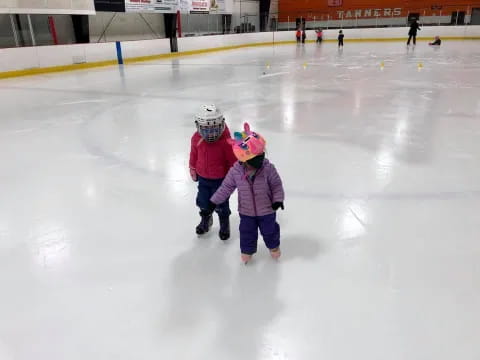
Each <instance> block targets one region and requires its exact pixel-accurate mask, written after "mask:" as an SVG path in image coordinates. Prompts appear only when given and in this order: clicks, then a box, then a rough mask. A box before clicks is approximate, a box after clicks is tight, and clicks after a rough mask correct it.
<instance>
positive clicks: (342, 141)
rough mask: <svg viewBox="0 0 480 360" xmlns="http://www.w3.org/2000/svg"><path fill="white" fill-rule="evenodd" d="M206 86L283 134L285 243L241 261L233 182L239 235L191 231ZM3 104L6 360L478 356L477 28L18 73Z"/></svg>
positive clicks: (0, 201)
mask: <svg viewBox="0 0 480 360" xmlns="http://www.w3.org/2000/svg"><path fill="white" fill-rule="evenodd" d="M267 65H268V66H267ZM382 65H383V66H382ZM264 73H265V74H264ZM204 103H207V104H208V103H215V104H217V106H219V107H220V108H221V109H222V110H223V111H224V113H225V116H226V119H227V123H228V125H229V126H230V128H231V130H232V131H236V130H239V129H240V128H241V124H242V122H243V121H249V122H250V123H251V126H252V128H253V129H254V130H256V131H258V132H259V133H261V134H262V135H263V136H264V137H265V138H266V140H267V142H268V155H267V156H268V158H269V159H270V160H271V161H272V162H273V163H274V164H275V165H276V167H277V169H278V171H279V173H280V175H281V176H282V178H283V181H284V186H285V191H286V201H285V206H286V208H285V211H283V212H281V213H280V214H279V223H280V225H281V228H282V250H283V257H282V258H281V260H280V261H279V262H278V263H275V262H274V261H273V260H272V259H270V258H269V255H268V252H267V250H266V249H265V247H264V246H263V243H262V242H260V243H259V244H260V246H259V253H258V254H257V255H256V256H255V260H254V261H253V263H251V264H249V265H248V266H243V265H241V263H240V251H239V236H238V215H237V213H236V209H237V205H236V197H235V198H234V199H232V202H231V204H232V210H234V216H232V238H231V239H230V240H229V241H228V242H226V243H222V242H221V241H220V240H219V238H218V235H217V232H218V219H217V218H216V217H215V222H214V228H213V229H212V231H211V232H210V233H209V235H208V236H206V237H204V238H198V237H197V236H196V235H195V226H196V225H197V223H198V221H199V216H198V211H197V209H196V207H195V202H194V201H195V200H194V199H195V195H196V184H195V183H193V182H192V181H191V180H190V178H189V174H188V156H189V142H190V137H191V135H192V134H193V132H194V129H195V128H194V123H193V115H194V114H195V112H196V111H197V109H198V108H199V106H200V105H202V104H204ZM0 105H1V106H0V109H1V117H0V179H1V182H0V194H1V195H0V289H1V290H0V299H1V301H0V359H1V360H32V359H36V360H40V359H41V360H87V359H88V360H105V359H115V360H127V359H128V360H130V359H131V360H141V359H142V360H143V359H145V360H147V359H161V360H167V359H168V360H190V359H198V360H236V359H239V360H240V359H241V360H257V359H258V360H286V359H288V360H313V359H325V360H327V359H328V360H352V359H368V360H376V359H379V360H380V359H381V360H385V359H388V360H427V359H428V360H431V359H435V360H452V359H462V360H478V359H479V358H480V342H479V337H480V311H479V304H480V236H479V233H480V162H479V160H480V159H479V158H480V142H479V139H480V42H474V41H470V42H468V41H465V42H460V41H458V42H448V41H446V42H444V45H442V47H441V48H440V49H433V48H429V47H428V46H427V45H426V43H425V42H420V43H419V44H418V45H417V47H416V48H410V49H407V47H406V46H405V44H404V43H401V42H394V43H357V44H350V43H346V46H345V49H344V50H343V51H342V52H339V51H338V50H337V48H336V46H335V44H323V45H322V46H317V45H315V44H307V45H306V46H296V45H285V46H278V47H275V48H273V47H258V48H249V49H240V50H233V51H225V52H218V53H211V54H208V55H199V56H190V57H182V58H177V59H169V60H163V61H155V62H148V63H138V64H134V65H128V66H126V67H125V68H118V67H107V68H98V69H93V70H86V71H75V72H65V73H58V74H51V75H42V76H33V77H25V78H16V79H10V80H3V81H0Z"/></svg>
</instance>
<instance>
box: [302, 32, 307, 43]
mask: <svg viewBox="0 0 480 360" xmlns="http://www.w3.org/2000/svg"><path fill="white" fill-rule="evenodd" d="M306 38H307V33H306V32H305V29H302V44H305V39H306Z"/></svg>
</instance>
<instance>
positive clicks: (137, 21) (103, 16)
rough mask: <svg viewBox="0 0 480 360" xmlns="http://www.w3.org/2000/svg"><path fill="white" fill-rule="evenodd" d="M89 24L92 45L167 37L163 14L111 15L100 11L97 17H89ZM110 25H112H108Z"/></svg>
mask: <svg viewBox="0 0 480 360" xmlns="http://www.w3.org/2000/svg"><path fill="white" fill-rule="evenodd" d="M112 19H113V20H112ZM110 21H111V22H110ZM88 22H89V30H90V42H92V43H96V42H108V41H121V40H123V41H127V40H148V39H158V38H164V37H165V23H164V20H163V14H138V13H111V12H100V11H99V12H97V15H95V16H89V17H88ZM109 23H110V25H108V24H109ZM147 23H148V24H147ZM107 26H108V27H107ZM105 28H107V31H106V32H105V33H104V35H103V36H102V34H103V32H104V30H105ZM152 29H153V31H152ZM101 36H102V37H101ZM100 37H101V38H100Z"/></svg>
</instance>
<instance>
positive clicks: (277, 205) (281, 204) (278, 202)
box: [272, 201, 285, 211]
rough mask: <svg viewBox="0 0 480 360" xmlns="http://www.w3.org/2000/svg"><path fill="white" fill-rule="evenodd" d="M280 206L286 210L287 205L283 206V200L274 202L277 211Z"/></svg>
mask: <svg viewBox="0 0 480 360" xmlns="http://www.w3.org/2000/svg"><path fill="white" fill-rule="evenodd" d="M280 208H282V210H285V207H284V206H283V201H277V202H274V203H273V204H272V209H273V210H275V211H277V210H278V209H280Z"/></svg>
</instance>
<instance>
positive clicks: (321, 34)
mask: <svg viewBox="0 0 480 360" xmlns="http://www.w3.org/2000/svg"><path fill="white" fill-rule="evenodd" d="M315 33H316V34H317V44H320V43H321V42H322V41H323V31H322V29H317V30H315Z"/></svg>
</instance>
